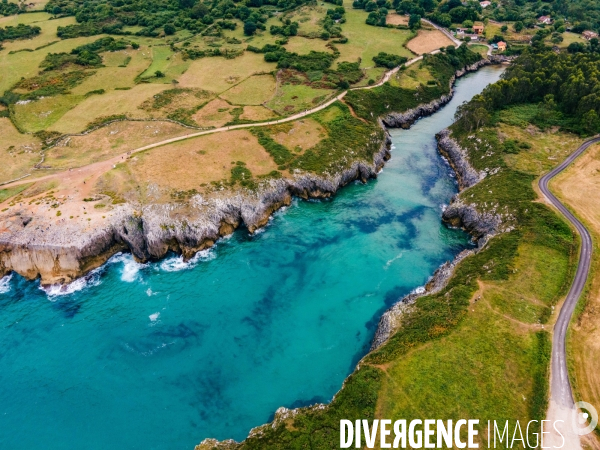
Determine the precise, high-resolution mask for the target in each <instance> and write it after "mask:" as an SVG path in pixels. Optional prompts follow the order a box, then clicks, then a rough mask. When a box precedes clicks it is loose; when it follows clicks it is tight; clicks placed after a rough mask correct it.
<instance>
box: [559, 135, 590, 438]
mask: <svg viewBox="0 0 600 450" xmlns="http://www.w3.org/2000/svg"><path fill="white" fill-rule="evenodd" d="M599 174H600V146H599V145H595V146H593V147H590V148H589V149H588V150H587V151H586V153H584V154H583V155H582V156H581V157H580V158H579V159H577V160H576V161H575V162H574V164H573V165H572V166H571V167H569V168H568V169H567V170H565V172H563V173H561V174H560V175H558V176H557V177H556V179H555V180H553V181H552V184H551V186H552V190H553V192H554V193H556V194H557V196H558V197H559V198H560V200H561V201H562V202H564V203H565V204H566V205H568V206H570V207H571V208H572V210H573V211H574V212H575V214H576V215H577V216H578V217H579V218H580V219H581V220H582V221H583V222H585V225H586V227H587V228H588V230H589V231H590V233H591V234H592V237H593V240H594V242H595V248H594V255H595V256H594V260H593V262H592V272H591V277H590V286H589V288H588V289H587V292H586V294H585V295H584V299H583V301H582V302H581V303H582V304H581V306H579V307H578V311H577V318H576V319H575V321H574V322H573V328H572V331H571V336H570V339H569V345H570V347H571V348H570V352H569V353H570V359H571V364H570V365H571V368H572V372H571V373H572V376H573V380H574V391H575V392H576V395H578V396H579V398H585V399H587V400H586V401H587V402H589V403H592V404H598V402H599V401H600V390H599V387H600V380H599V378H598V374H600V347H599V346H598V337H599V335H600V330H599V329H598V320H599V317H598V315H599V312H600V271H599V270H600V258H599V256H598V254H599V253H598V252H599V247H598V242H599V240H600V214H599V209H598V205H597V195H596V193H597V192H598V189H599V188H600V176H599ZM590 444H592V443H591V442H590ZM592 448H594V447H592Z"/></svg>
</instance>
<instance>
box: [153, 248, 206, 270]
mask: <svg viewBox="0 0 600 450" xmlns="http://www.w3.org/2000/svg"><path fill="white" fill-rule="evenodd" d="M215 258H216V255H215V251H214V247H212V248H209V249H206V250H202V251H199V252H198V253H196V254H195V255H194V257H193V258H191V259H190V260H188V261H184V259H183V256H173V257H171V258H167V259H165V260H164V261H163V262H162V263H160V266H159V267H160V269H161V270H164V271H165V272H179V271H180V270H187V269H193V268H194V267H196V266H197V265H198V263H199V262H200V261H210V260H211V259H215Z"/></svg>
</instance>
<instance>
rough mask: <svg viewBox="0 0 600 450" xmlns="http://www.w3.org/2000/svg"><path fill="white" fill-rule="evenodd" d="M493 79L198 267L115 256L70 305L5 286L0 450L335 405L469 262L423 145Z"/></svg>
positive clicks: (183, 430) (100, 443) (130, 436)
mask: <svg viewBox="0 0 600 450" xmlns="http://www.w3.org/2000/svg"><path fill="white" fill-rule="evenodd" d="M500 73H501V69H498V68H495V67H488V68H484V69H482V70H480V71H479V72H477V73H476V74H471V75H469V76H467V77H465V78H463V79H461V80H459V81H458V84H457V93H456V96H455V98H454V99H453V100H452V102H451V103H450V104H449V105H447V106H446V107H445V108H444V109H442V110H441V111H440V112H438V113H437V114H435V115H434V116H432V117H429V118H426V119H423V120H421V121H419V122H417V123H416V124H415V125H414V126H413V127H412V128H411V129H410V130H393V131H392V137H393V142H394V147H393V151H392V159H391V160H390V161H389V162H388V164H387V165H386V166H385V168H384V169H383V171H382V173H381V174H380V176H379V178H378V179H377V180H372V181H370V182H369V183H367V184H366V185H362V184H358V183H357V184H354V185H351V186H348V187H346V188H344V189H343V190H342V191H341V192H340V193H339V194H338V195H337V196H336V197H335V198H334V199H333V200H329V201H319V202H317V201H294V203H293V204H292V205H291V206H290V207H288V208H286V209H285V210H282V211H280V212H278V213H276V214H275V216H274V218H273V219H272V221H271V222H270V223H269V225H268V226H267V227H266V228H265V229H263V230H261V231H260V232H259V233H257V234H256V235H254V236H250V235H249V234H248V232H247V230H243V229H242V230H239V231H237V232H236V233H235V234H234V235H233V236H231V237H230V238H229V239H226V240H224V241H221V242H219V243H218V245H217V246H216V247H215V248H213V249H211V250H208V251H204V252H202V253H200V254H199V255H198V256H197V257H196V258H195V259H194V260H193V261H190V262H187V263H185V262H183V261H182V260H181V258H179V257H178V256H176V255H171V256H169V257H168V258H166V259H164V260H162V261H159V262H155V263H149V264H144V265H141V264H137V263H135V262H134V261H133V260H132V258H131V256H129V255H126V254H119V255H116V256H114V257H113V258H112V259H111V260H110V261H109V263H108V264H106V265H105V266H104V267H102V268H100V269H98V270H96V271H94V272H93V273H91V274H90V275H89V276H88V277H86V278H85V279H82V280H79V281H77V282H75V283H73V284H72V285H70V286H69V288H68V289H67V290H66V291H60V290H58V289H56V290H50V291H49V292H46V291H43V290H41V289H40V287H39V283H38V282H27V281H25V280H24V279H22V278H21V277H19V276H18V275H12V276H8V277H5V278H4V279H2V280H1V281H0V448H2V449H7V450H21V449H23V450H25V449H28V450H29V449H33V448H40V447H41V448H45V449H48V450H58V449H84V448H85V449H86V450H100V449H102V450H106V449H143V450H151V449H160V450H163V449H165V450H166V449H175V448H179V449H192V448H193V446H194V445H195V444H197V443H199V442H200V441H201V440H202V439H204V438H206V437H215V438H218V439H226V438H233V439H236V440H241V439H243V438H244V437H245V436H246V435H247V433H248V431H249V430H250V429H251V428H252V427H255V426H258V425H261V424H263V423H265V422H267V421H269V420H270V419H271V418H272V416H273V413H274V411H275V410H276V409H277V408H278V407H279V406H286V407H290V408H291V407H298V406H304V405H309V404H313V403H316V402H328V401H330V400H331V398H332V396H333V395H334V394H335V393H336V392H337V391H338V390H339V389H340V387H341V384H342V382H343V380H344V378H345V377H346V376H347V375H348V374H349V373H350V372H352V370H353V369H354V367H355V365H356V362H357V361H358V360H359V359H360V358H361V357H362V356H363V355H364V354H365V353H366V352H367V351H368V349H369V346H370V342H371V339H372V337H373V334H374V332H375V329H376V326H377V323H378V320H379V317H380V315H381V314H382V313H383V311H384V310H385V309H386V308H388V307H389V306H390V305H391V304H392V303H394V302H395V301H397V300H398V299H399V298H400V297H402V296H403V295H405V294H407V293H409V292H410V291H411V290H413V289H415V288H417V287H418V286H421V285H423V284H424V283H425V282H426V281H427V279H428V278H429V277H430V276H431V274H432V273H433V272H434V270H435V269H436V268H437V267H438V266H439V265H440V264H442V263H443V262H445V261H447V260H450V259H452V258H453V257H454V256H455V255H456V254H457V253H458V252H460V251H461V250H462V249H464V248H466V247H467V246H469V245H470V244H469V242H468V236H466V235H465V234H464V233H462V232H461V231H458V230H451V229H448V228H447V227H445V226H444V225H443V224H442V223H441V221H440V217H441V213H442V207H443V205H444V204H447V203H448V202H449V201H450V199H451V197H452V195H454V194H455V193H456V185H455V182H454V179H453V175H452V172H451V170H450V168H449V167H448V165H447V164H446V163H445V162H444V161H443V160H442V159H441V158H440V157H439V155H438V153H437V151H436V147H435V140H434V134H435V133H436V132H438V131H440V130H441V129H442V128H444V127H446V126H448V125H449V124H450V123H451V122H452V118H453V114H454V111H455V109H456V107H457V106H458V105H459V104H460V103H462V102H463V101H465V100H468V99H469V98H471V97H472V96H473V95H474V94H476V93H478V92H480V91H481V90H482V89H483V88H484V87H485V86H486V85H487V84H488V83H491V82H494V81H496V80H497V79H498V77H499V75H500Z"/></svg>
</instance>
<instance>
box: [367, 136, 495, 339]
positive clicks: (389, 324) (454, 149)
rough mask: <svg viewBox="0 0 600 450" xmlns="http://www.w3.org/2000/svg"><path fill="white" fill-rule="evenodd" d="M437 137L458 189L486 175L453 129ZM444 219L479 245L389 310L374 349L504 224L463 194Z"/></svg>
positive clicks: (441, 287)
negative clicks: (454, 135) (452, 131)
mask: <svg viewBox="0 0 600 450" xmlns="http://www.w3.org/2000/svg"><path fill="white" fill-rule="evenodd" d="M436 139H437V141H438V149H439V151H440V153H441V154H442V155H443V156H445V157H446V158H447V160H448V163H449V164H450V166H451V167H452V168H453V169H454V172H455V173H456V178H457V181H458V185H459V192H462V191H463V190H465V189H467V188H469V187H471V186H474V185H475V184H477V183H479V182H480V181H481V180H483V179H484V178H485V176H486V173H485V172H478V171H477V170H476V169H475V168H474V167H473V166H471V164H470V162H469V159H468V157H467V152H466V150H465V149H463V148H461V147H460V145H459V144H458V142H456V141H455V140H454V139H452V137H451V133H450V130H448V129H445V130H443V131H441V132H440V133H438V134H437V135H436ZM442 220H443V221H444V222H446V223H448V224H450V225H451V226H455V227H460V228H463V229H465V230H466V231H467V232H468V233H470V234H471V235H472V236H473V238H474V240H475V241H476V242H477V247H476V248H474V249H472V250H464V251H463V252H461V253H460V254H459V255H458V256H457V257H456V258H454V260H453V261H452V262H446V263H445V264H443V265H442V266H441V267H440V268H438V270H436V271H435V273H434V274H433V276H432V277H431V279H430V280H429V282H428V283H427V284H426V285H425V286H424V287H421V288H418V289H416V290H415V291H413V292H411V293H410V294H409V295H407V296H405V297H403V298H402V299H400V300H399V301H398V302H397V303H395V304H394V305H393V306H392V307H391V308H390V309H388V310H387V311H386V312H385V313H384V314H383V315H382V316H381V319H380V320H379V325H378V327H377V331H376V332H375V336H374V338H373V342H372V344H371V350H376V349H377V348H378V347H380V346H381V345H382V344H383V343H385V342H386V341H387V340H388V339H389V338H390V336H392V334H394V333H395V332H396V330H398V329H399V328H400V327H401V326H402V318H403V317H405V316H406V313H407V312H409V311H410V309H411V307H412V306H411V305H413V304H414V302H415V301H416V300H417V299H418V298H419V297H421V296H424V295H431V294H435V293H437V292H439V291H441V290H442V289H443V288H444V287H445V286H446V284H447V283H448V280H450V277H451V276H452V275H453V273H454V269H455V268H456V266H457V265H458V263H460V261H462V260H463V259H465V258H466V257H467V256H469V255H472V254H473V253H475V252H477V251H479V250H480V249H481V248H483V246H484V245H485V244H486V243H487V241H488V240H489V239H490V238H491V237H492V236H494V235H495V234H496V233H498V231H499V230H500V225H501V223H502V219H501V217H500V216H499V215H497V214H494V213H491V212H480V211H478V210H477V208H476V207H475V206H474V205H470V204H467V203H465V202H464V201H463V200H462V199H461V197H460V195H455V196H454V198H453V199H452V202H451V203H450V205H449V206H448V207H446V208H445V209H444V212H443V214H442Z"/></svg>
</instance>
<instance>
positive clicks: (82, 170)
mask: <svg viewBox="0 0 600 450" xmlns="http://www.w3.org/2000/svg"><path fill="white" fill-rule="evenodd" d="M438 52H439V50H434V51H433V52H431V54H436V53H438ZM422 59H423V55H421V56H417V57H416V58H413V59H411V60H409V61H407V62H406V63H404V64H403V65H404V66H410V65H412V64H414V63H416V62H417V61H421V60H422ZM400 67H401V66H398V67H395V68H393V69H391V70H389V71H387V72H386V73H385V75H384V76H383V78H382V79H381V80H380V81H379V82H378V83H375V84H373V85H371V86H361V87H357V88H352V89H348V90H346V91H344V92H342V93H340V94H338V95H337V96H335V97H333V98H331V99H329V100H328V101H326V102H325V103H322V104H320V105H319V106H315V107H314V108H312V109H309V110H306V111H303V112H301V113H298V114H294V115H293V116H288V117H285V118H283V119H278V120H269V121H267V122H256V123H244V124H240V125H231V126H225V127H219V128H213V129H212V130H204V131H197V132H195V133H189V134H184V135H182V136H178V137H174V138H170V139H165V140H164V141H159V142H155V143H153V144H149V145H146V146H144V147H139V148H136V149H134V150H130V151H128V152H126V153H122V154H120V155H117V156H113V157H112V158H110V159H106V160H104V161H100V162H97V163H92V164H88V165H86V166H82V167H79V168H73V169H71V170H68V171H62V172H56V173H53V174H49V175H44V176H41V177H35V178H29V176H30V175H31V174H28V175H25V176H23V177H21V178H23V179H18V180H13V181H10V182H6V183H3V184H0V186H2V187H3V188H11V187H14V186H18V185H22V184H25V183H31V182H38V181H44V180H50V179H54V178H61V179H62V180H69V179H71V178H74V177H75V176H77V178H81V177H84V178H85V177H88V176H92V175H97V174H98V173H101V172H106V171H107V170H110V169H111V168H112V166H114V165H115V164H118V163H120V162H122V161H123V160H125V159H127V157H129V156H130V155H132V154H134V153H139V152H143V151H146V150H150V149H153V148H156V147H162V146H163V145H167V144H172V143H174V142H179V141H185V140H186V139H192V138H195V137H199V136H204V135H207V134H214V133H222V132H224V131H232V130H239V129H240V128H256V127H266V126H270V125H278V124H280V123H286V122H293V121H294V120H298V119H302V118H303V117H306V116H309V115H311V114H314V113H316V112H318V111H321V110H323V109H325V108H327V107H328V106H331V105H332V104H333V103H335V102H337V101H338V100H342V99H343V98H344V97H345V96H346V94H347V93H348V91H350V90H367V89H374V88H376V87H379V86H383V84H385V83H387V82H388V81H389V80H390V78H391V77H392V76H393V75H394V74H395V73H397V72H398V71H399V70H400ZM25 178H27V179H25Z"/></svg>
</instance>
